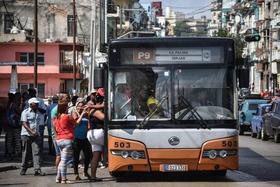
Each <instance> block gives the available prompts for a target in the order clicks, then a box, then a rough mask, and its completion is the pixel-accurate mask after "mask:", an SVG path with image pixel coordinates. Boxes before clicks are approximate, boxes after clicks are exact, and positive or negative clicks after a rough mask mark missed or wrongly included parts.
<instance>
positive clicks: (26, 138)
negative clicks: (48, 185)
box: [20, 97, 45, 176]
mask: <svg viewBox="0 0 280 187" xmlns="http://www.w3.org/2000/svg"><path fill="white" fill-rule="evenodd" d="M39 102H40V101H39V100H38V99H37V98H35V97H34V98H31V99H29V100H28V103H29V108H27V109H25V110H24V111H23V112H22V114H21V122H22V129H21V140H22V146H23V151H22V163H21V172H20V174H21V175H25V173H26V171H27V168H28V160H29V158H28V157H29V154H28V153H30V152H32V156H33V166H34V171H35V173H34V175H35V176H44V175H45V173H43V172H42V171H41V166H40V140H41V138H40V133H39V124H42V123H44V115H43V114H42V113H41V112H40V111H39V109H38V108H39V107H38V105H39ZM30 149H31V150H30Z"/></svg>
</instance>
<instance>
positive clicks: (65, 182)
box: [61, 179, 73, 184]
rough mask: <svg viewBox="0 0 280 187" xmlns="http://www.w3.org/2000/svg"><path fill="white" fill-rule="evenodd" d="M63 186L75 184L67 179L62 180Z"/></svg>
mask: <svg viewBox="0 0 280 187" xmlns="http://www.w3.org/2000/svg"><path fill="white" fill-rule="evenodd" d="M61 184H73V182H71V181H69V180H68V179H66V180H61Z"/></svg>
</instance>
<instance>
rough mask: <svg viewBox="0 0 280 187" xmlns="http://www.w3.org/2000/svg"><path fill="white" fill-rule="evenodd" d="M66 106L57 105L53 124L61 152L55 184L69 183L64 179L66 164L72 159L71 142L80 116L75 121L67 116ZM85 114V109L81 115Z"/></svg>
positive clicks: (62, 104)
mask: <svg viewBox="0 0 280 187" xmlns="http://www.w3.org/2000/svg"><path fill="white" fill-rule="evenodd" d="M67 109H68V104H67V103H66V102H64V103H59V104H58V108H57V113H58V115H57V118H55V119H54V121H53V124H54V127H55V133H56V142H57V145H58V147H59V149H60V151H61V161H60V163H59V165H58V169H57V176H56V182H57V183H60V182H61V183H63V184H66V183H69V181H68V180H67V179H66V172H67V163H69V161H70V160H71V159H72V157H73V151H72V141H73V139H74V128H75V125H77V124H79V123H80V121H81V119H82V116H83V115H81V116H80V118H78V119H77V120H74V119H73V117H72V116H71V115H68V114H67ZM85 112H86V108H85V109H84V110H83V114H84V113H85Z"/></svg>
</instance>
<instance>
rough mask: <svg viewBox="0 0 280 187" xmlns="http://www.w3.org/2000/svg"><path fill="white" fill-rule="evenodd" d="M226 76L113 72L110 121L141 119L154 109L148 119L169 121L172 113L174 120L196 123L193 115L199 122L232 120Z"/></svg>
mask: <svg viewBox="0 0 280 187" xmlns="http://www.w3.org/2000/svg"><path fill="white" fill-rule="evenodd" d="M227 73H229V72H227V71H226V69H225V68H217V69H201V68H200V69H175V70H174V72H173V73H172V70H170V69H167V68H164V67H146V68H133V69H129V70H128V69H126V70H115V71H112V74H111V93H112V94H111V106H112V107H110V108H111V110H112V111H111V118H112V120H115V121H119V120H120V121H121V120H125V121H127V120H129V121H138V120H143V119H144V118H145V117H146V116H147V115H148V114H149V113H150V112H151V111H153V110H154V109H156V108H157V109H156V110H157V111H156V112H155V113H154V114H153V116H152V117H151V119H149V120H170V119H171V116H172V114H174V116H175V120H196V118H195V116H194V113H198V115H200V116H201V118H202V120H233V119H234V115H233V111H234V104H233V86H232V85H229V82H230V81H228V77H230V76H227V75H226V74H227ZM172 74H173V75H174V78H173V84H171V75H172ZM171 92H174V96H175V97H174V101H173V104H172V98H171V96H172V94H171ZM158 104H160V106H158ZM171 105H173V107H171ZM171 109H173V111H172V110H171Z"/></svg>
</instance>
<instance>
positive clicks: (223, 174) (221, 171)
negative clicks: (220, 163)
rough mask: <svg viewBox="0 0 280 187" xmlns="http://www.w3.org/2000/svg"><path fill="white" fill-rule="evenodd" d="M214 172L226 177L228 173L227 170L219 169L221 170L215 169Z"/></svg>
mask: <svg viewBox="0 0 280 187" xmlns="http://www.w3.org/2000/svg"><path fill="white" fill-rule="evenodd" d="M213 174H214V175H215V176H220V177H224V176H226V174H227V170H219V171H213Z"/></svg>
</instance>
